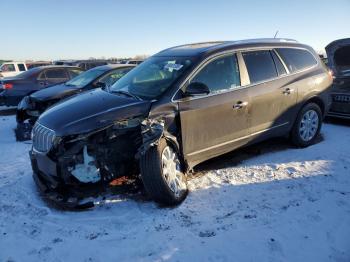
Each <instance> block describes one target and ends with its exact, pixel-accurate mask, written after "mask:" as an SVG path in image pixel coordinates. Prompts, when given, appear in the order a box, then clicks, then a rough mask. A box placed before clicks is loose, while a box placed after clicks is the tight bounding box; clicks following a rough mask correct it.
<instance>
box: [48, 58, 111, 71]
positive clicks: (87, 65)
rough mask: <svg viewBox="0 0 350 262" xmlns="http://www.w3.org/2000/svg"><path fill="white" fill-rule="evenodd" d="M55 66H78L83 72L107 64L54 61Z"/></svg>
mask: <svg viewBox="0 0 350 262" xmlns="http://www.w3.org/2000/svg"><path fill="white" fill-rule="evenodd" d="M54 64H55V65H69V66H78V67H80V68H82V69H83V70H89V69H91V68H94V67H97V66H102V65H107V64H109V63H108V61H106V60H57V61H54Z"/></svg>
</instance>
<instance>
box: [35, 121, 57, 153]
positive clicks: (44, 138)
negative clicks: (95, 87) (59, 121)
mask: <svg viewBox="0 0 350 262" xmlns="http://www.w3.org/2000/svg"><path fill="white" fill-rule="evenodd" d="M54 139H55V132H54V131H53V130H51V129H49V128H47V127H45V126H43V125H41V124H39V123H38V122H36V124H35V125H34V128H33V147H34V149H35V150H37V151H39V152H44V153H47V152H49V151H50V149H51V147H52V144H53V141H54Z"/></svg>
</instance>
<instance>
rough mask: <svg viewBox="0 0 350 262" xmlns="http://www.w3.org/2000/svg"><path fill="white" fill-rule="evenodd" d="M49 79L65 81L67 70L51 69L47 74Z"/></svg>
mask: <svg viewBox="0 0 350 262" xmlns="http://www.w3.org/2000/svg"><path fill="white" fill-rule="evenodd" d="M45 75H46V78H48V79H65V78H67V74H66V70H64V69H50V70H46V72H45Z"/></svg>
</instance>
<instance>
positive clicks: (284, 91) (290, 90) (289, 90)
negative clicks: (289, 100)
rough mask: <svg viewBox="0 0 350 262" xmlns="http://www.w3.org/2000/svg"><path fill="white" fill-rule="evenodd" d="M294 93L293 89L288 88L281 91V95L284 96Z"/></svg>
mask: <svg viewBox="0 0 350 262" xmlns="http://www.w3.org/2000/svg"><path fill="white" fill-rule="evenodd" d="M293 92H294V89H291V88H289V87H287V88H286V89H284V90H283V92H282V93H283V94H284V95H290V94H291V93H293Z"/></svg>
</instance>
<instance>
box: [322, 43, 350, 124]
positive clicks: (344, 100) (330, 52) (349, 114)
mask: <svg viewBox="0 0 350 262" xmlns="http://www.w3.org/2000/svg"><path fill="white" fill-rule="evenodd" d="M326 52H327V57H328V64H327V65H328V67H329V68H330V69H331V71H332V74H333V78H334V80H333V86H332V88H331V97H332V105H331V107H330V110H329V112H328V114H327V115H328V116H331V117H337V118H347V119H350V38H347V39H339V40H336V41H333V42H332V43H330V44H329V45H327V46H326Z"/></svg>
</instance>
